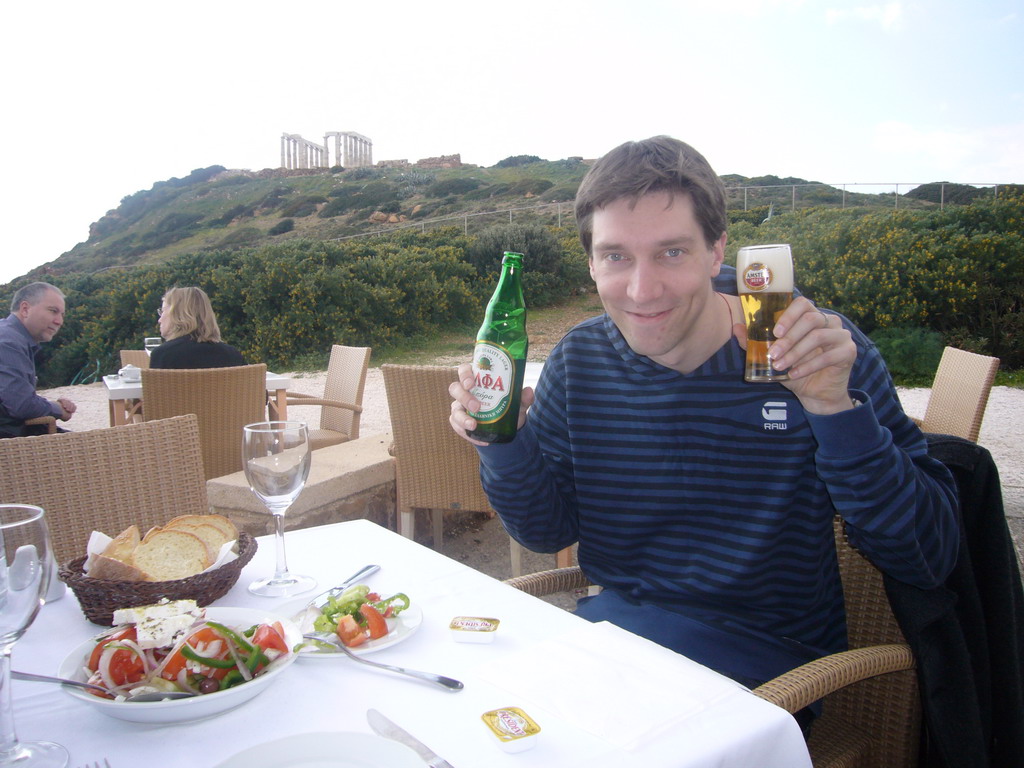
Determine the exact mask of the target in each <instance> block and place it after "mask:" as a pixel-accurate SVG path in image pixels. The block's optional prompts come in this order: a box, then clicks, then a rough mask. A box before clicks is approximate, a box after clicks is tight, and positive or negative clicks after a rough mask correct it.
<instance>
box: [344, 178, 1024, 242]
mask: <svg viewBox="0 0 1024 768" xmlns="http://www.w3.org/2000/svg"><path fill="white" fill-rule="evenodd" d="M929 183H930V182H929ZM939 184H940V191H939V203H938V205H939V209H940V210H942V209H943V208H945V206H946V205H947V201H946V187H947V186H955V187H965V186H971V187H991V188H992V194H993V196H997V195H998V194H999V187H1000V186H1007V185H1006V184H980V183H973V182H972V183H967V182H940V183H939ZM919 186H922V183H913V184H911V183H906V182H902V183H884V182H878V183H866V182H864V183H862V182H857V183H852V184H823V183H803V184H769V185H764V186H733V187H730V186H727V187H726V188H725V191H726V199H727V203H728V204H729V206H730V208H731V209H734V210H735V209H737V208H739V207H740V204H741V203H742V208H743V210H744V211H747V210H750V208H751V207H757V206H785V207H788V208H789V209H790V210H791V211H796V210H797V208H810V207H813V206H825V207H828V206H835V207H837V208H846V207H847V206H853V205H856V206H869V207H871V206H874V207H879V208H883V207H884V208H888V207H890V204H889V202H888V198H889V196H890V195H891V197H892V203H891V207H892V208H894V209H896V210H898V209H899V207H900V192H899V190H900V188H901V187H902V188H903V189H906V190H908V191H910V190H911V189H913V188H915V187H919ZM865 187H866V188H873V189H879V190H881V191H880V192H874V193H873V192H869V191H862V190H860V189H859V188H865ZM853 188H858V189H853ZM986 194H987V193H986ZM903 199H904V207H906V205H907V202H906V200H907V199H906V197H904V198H903ZM920 204H921V202H920V201H914V205H915V206H919V205H920ZM948 204H952V203H948ZM497 219H501V220H502V221H504V220H506V219H507V220H508V223H509V224H512V223H513V222H515V221H523V222H527V221H528V222H530V223H544V224H554V225H555V226H557V227H559V228H561V227H562V225H563V221H564V220H565V219H568V220H569V223H570V224H575V216H574V213H573V203H572V202H571V201H561V202H552V203H537V204H535V205H524V206H519V207H516V208H501V209H498V210H494V211H477V212H474V213H459V214H453V215H451V216H440V217H437V218H433V219H423V220H421V221H415V222H411V221H407V222H402V223H400V224H394V225H391V226H389V227H383V228H381V229H376V230H372V231H369V232H360V233H358V234H354V235H343V236H341V237H332V238H328V239H330V240H332V241H339V240H352V239H354V238H357V237H372V236H375V235H385V234H390V233H392V232H400V231H403V230H406V229H419V230H420V231H421V232H425V231H426V230H427V229H428V228H434V227H440V226H450V225H453V224H461V226H462V229H463V232H464V233H465V234H467V235H468V234H469V232H470V230H473V231H478V230H479V229H482V228H484V227H487V226H493V225H494V224H495V223H496V220H497Z"/></svg>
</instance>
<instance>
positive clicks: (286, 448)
mask: <svg viewBox="0 0 1024 768" xmlns="http://www.w3.org/2000/svg"><path fill="white" fill-rule="evenodd" d="M243 432H244V434H243V435H242V463H243V465H244V467H245V478H246V480H248V481H249V487H250V488H251V489H252V492H253V493H255V494H256V495H257V496H259V498H260V500H261V501H262V502H263V503H264V504H266V505H267V509H269V510H270V513H271V514H272V515H273V516H274V538H275V540H276V543H277V567H276V568H275V570H274V575H273V576H272V577H267V578H263V579H257V580H256V581H254V582H253V583H252V584H250V585H249V591H250V592H252V593H253V594H256V595H263V596H264V597H289V596H291V595H299V594H302V593H303V592H308V591H309V590H311V589H313V587H315V586H316V579H314V578H313V577H312V576H300V575H297V574H294V573H289V571H288V560H287V558H286V557H285V553H284V515H285V513H286V512H287V511H288V507H290V506H291V505H292V502H294V501H295V499H296V498H297V497H298V495H299V494H300V493H301V492H302V489H303V487H304V486H305V485H306V478H307V477H309V461H310V453H309V430H308V428H307V427H306V424H305V423H304V422H301V421H264V422H260V423H258V424H248V425H246V426H245V427H244V430H243Z"/></svg>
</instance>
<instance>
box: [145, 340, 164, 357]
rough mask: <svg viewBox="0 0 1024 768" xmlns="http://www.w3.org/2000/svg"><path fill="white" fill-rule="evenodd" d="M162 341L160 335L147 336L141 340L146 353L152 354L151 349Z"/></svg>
mask: <svg viewBox="0 0 1024 768" xmlns="http://www.w3.org/2000/svg"><path fill="white" fill-rule="evenodd" d="M163 343H164V340H163V338H161V337H160V336H147V337H146V339H145V341H144V342H143V346H144V347H145V348H146V354H147V355H151V354H153V350H154V349H156V348H157V347H159V346H160V345H161V344H163Z"/></svg>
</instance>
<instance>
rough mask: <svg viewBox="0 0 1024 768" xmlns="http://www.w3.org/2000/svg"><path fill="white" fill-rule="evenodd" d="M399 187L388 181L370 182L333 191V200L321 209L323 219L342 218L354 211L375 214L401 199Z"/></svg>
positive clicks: (344, 186)
mask: <svg viewBox="0 0 1024 768" xmlns="http://www.w3.org/2000/svg"><path fill="white" fill-rule="evenodd" d="M398 190H399V188H398V186H397V185H394V184H391V183H389V182H387V181H370V182H367V183H366V184H345V185H343V186H341V187H339V188H338V189H334V190H331V192H330V193H329V196H330V197H331V198H332V199H331V201H330V202H329V203H327V205H325V206H324V207H323V208H321V209H320V213H319V214H318V215H319V216H320V217H321V218H325V219H326V218H330V217H332V216H340V215H342V214H345V213H351V212H352V211H360V210H368V211H369V212H371V213H372V212H373V211H374V210H376V209H378V208H380V207H381V206H382V205H385V204H387V203H390V202H392V201H394V200H398V199H399V194H398Z"/></svg>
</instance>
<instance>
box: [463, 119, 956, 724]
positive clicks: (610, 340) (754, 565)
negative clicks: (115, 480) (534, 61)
mask: <svg viewBox="0 0 1024 768" xmlns="http://www.w3.org/2000/svg"><path fill="white" fill-rule="evenodd" d="M576 220H577V225H578V227H579V231H580V239H581V241H582V243H583V247H584V250H585V251H586V253H587V255H588V258H589V261H590V273H591V276H592V277H593V278H594V281H595V283H596V285H597V291H598V294H599V295H600V297H601V301H602V304H603V305H604V308H605V314H604V315H602V316H600V317H597V318H593V319H591V320H588V321H585V322H583V323H581V324H580V325H578V326H576V327H575V328H574V329H572V330H571V331H570V332H569V333H568V334H566V336H565V337H564V338H563V339H562V340H561V342H559V344H558V346H557V347H556V348H555V350H554V351H553V352H552V354H551V356H550V357H549V358H548V360H547V362H546V363H545V365H544V370H543V373H542V375H541V379H540V381H539V383H538V386H537V391H536V394H535V395H534V393H533V392H531V391H530V390H529V389H526V390H524V394H523V398H522V403H523V405H524V407H529V410H528V412H527V411H526V410H525V408H524V410H523V412H522V413H521V415H520V425H521V426H520V430H519V432H518V433H517V435H516V437H515V439H514V440H513V441H512V442H510V443H505V444H494V445H484V444H482V443H475V444H476V445H478V447H479V453H480V465H481V479H482V481H483V485H484V488H485V489H486V491H487V494H488V497H489V498H490V501H491V504H492V505H493V507H494V508H495V510H497V512H498V514H499V515H500V517H501V520H502V523H503V524H504V526H505V528H506V529H507V530H508V532H509V533H510V534H511V535H512V536H513V537H514V538H515V539H516V540H517V541H519V542H520V543H521V544H523V545H524V546H525V547H527V548H529V549H531V550H534V551H537V552H556V551H558V550H560V549H561V548H563V547H566V546H568V545H570V544H572V543H573V542H577V541H578V542H579V549H578V557H579V563H580V566H581V567H582V569H583V571H584V572H585V573H586V574H587V576H588V577H589V578H590V579H591V580H592V581H593V582H594V583H595V584H598V585H600V586H601V587H603V590H602V592H601V593H600V594H599V595H597V596H594V597H590V598H584V599H583V600H581V601H580V602H579V604H578V606H577V610H576V612H577V614H578V615H580V616H583V617H584V618H587V619H590V620H592V621H603V620H607V621H610V622H613V623H615V624H618V625H620V626H622V627H624V628H626V629H628V630H630V631H632V632H635V633H637V634H639V635H643V636H645V637H648V638H649V639H651V640H654V641H655V642H658V643H660V644H662V645H664V646H666V647H668V648H671V649H673V650H675V651H677V652H679V653H682V654H684V655H686V656H688V657H689V658H691V659H694V660H695V661H698V662H700V663H702V664H704V665H706V666H708V667H711V668H713V669H715V670H718V671H719V672H721V673H723V674H725V675H728V676H729V677H732V678H734V679H736V680H738V681H740V682H742V683H744V684H746V685H748V686H750V687H754V686H757V685H759V684H760V683H762V682H764V681H766V680H769V679H771V678H774V677H776V676H777V675H779V674H781V673H783V672H786V671H788V670H789V669H792V668H793V667H796V666H799V665H800V664H803V663H805V662H807V661H810V660H812V659H814V658H817V657H820V656H824V655H827V654H830V653H833V652H836V651H840V650H843V649H844V647H845V645H846V631H845V629H846V625H845V621H846V619H845V611H844V604H843V591H842V585H841V582H840V579H839V570H838V563H837V560H836V553H835V545H834V539H833V529H832V520H833V517H834V515H836V514H837V513H838V514H839V515H840V516H842V518H843V519H844V520H845V521H846V525H847V530H848V532H849V535H850V538H851V541H852V543H853V544H854V545H855V546H856V547H858V548H859V549H860V550H861V551H862V552H864V553H865V554H866V555H867V556H868V557H869V558H870V559H871V560H872V561H873V562H874V563H875V564H876V565H877V566H878V567H879V568H881V569H882V570H883V571H885V572H886V573H888V574H890V575H891V576H893V577H895V578H897V579H900V580H902V581H905V582H907V583H910V584H913V585H916V586H919V587H925V588H927V587H932V586H935V585H937V584H940V583H941V582H942V581H943V580H944V579H945V577H946V575H947V574H948V573H949V571H950V569H951V568H952V567H953V564H954V561H955V558H956V551H957V542H958V528H957V517H956V511H955V507H956V491H955V486H954V483H953V479H952V477H951V475H950V473H949V471H948V470H947V469H946V468H945V467H944V466H943V465H942V464H941V463H939V462H938V461H935V460H933V459H931V458H929V456H928V453H927V445H926V442H925V439H924V437H923V435H922V434H921V432H920V431H919V430H918V428H917V427H916V426H915V425H914V423H913V422H912V421H911V420H910V419H909V418H908V417H907V416H906V415H905V414H904V413H903V410H902V409H901V407H900V404H899V401H898V399H897V397H896V392H895V388H894V387H893V384H892V381H891V379H890V378H889V375H888V372H887V370H886V367H885V364H884V362H883V361H882V359H881V357H880V355H879V354H878V351H877V350H876V348H875V347H874V345H873V344H872V343H871V342H870V341H869V340H868V339H867V338H866V337H865V336H864V335H863V334H862V333H861V332H860V331H859V330H857V329H856V328H855V327H853V325H852V324H851V323H850V322H849V321H848V320H846V319H845V318H843V317H842V316H841V315H838V314H836V313H832V312H827V313H826V312H823V311H821V310H819V309H818V308H817V307H815V306H814V304H813V303H811V302H810V301H809V300H808V299H807V298H805V297H797V298H795V299H794V300H793V302H792V304H791V305H790V306H789V308H788V309H786V310H785V312H783V313H782V315H781V316H780V317H779V319H778V322H777V325H776V327H775V335H776V337H777V341H775V342H774V344H773V346H772V347H771V350H770V356H771V359H772V361H773V366H774V367H775V368H777V369H778V370H786V369H788V371H789V377H790V378H789V380H788V381H785V382H783V383H770V384H748V383H746V382H745V381H744V378H743V371H744V359H745V351H744V350H745V345H746V330H745V327H744V325H743V324H742V317H743V315H742V311H741V308H740V303H739V299H738V297H736V296H735V295H726V294H725V292H724V291H723V288H722V286H721V284H720V283H717V284H718V286H719V287H718V289H717V290H716V282H717V281H719V280H721V272H722V270H723V265H722V262H723V259H724V256H725V244H726V221H727V219H726V203H725V189H724V187H723V185H722V182H721V180H720V179H719V177H718V176H717V174H715V172H714V171H713V170H712V168H711V167H710V166H709V165H708V163H707V161H706V160H705V159H704V157H703V156H702V155H700V154H699V153H698V152H697V151H696V150H694V149H693V148H692V147H690V146H688V145H686V144H684V143H682V142H680V141H677V140H675V139H671V138H668V137H664V136H661V137H656V138H653V139H648V140H646V141H642V142H630V143H627V144H624V145H622V146H620V147H618V148H616V149H614V150H612V151H611V152H610V153H609V154H608V155H606V156H605V157H603V158H602V159H601V160H599V161H598V162H597V163H596V164H595V165H594V166H593V167H592V168H591V169H590V171H589V172H588V174H587V176H586V178H585V179H584V180H583V182H582V184H581V185H580V188H579V192H578V193H577V197H576ZM730 271H731V270H730ZM733 274H734V273H733ZM734 290H735V289H734V288H733V290H730V291H729V293H733V292H734ZM472 383H473V374H472V367H471V366H469V365H463V366H461V367H460V381H459V383H456V384H453V385H452V387H451V389H450V391H451V394H452V396H453V398H454V401H453V403H452V412H451V418H450V421H451V426H452V428H453V429H454V430H455V431H456V433H458V434H459V435H461V436H462V437H464V438H466V439H467V440H470V441H471V442H475V441H473V440H472V439H471V438H469V437H468V436H467V434H466V432H467V430H471V429H473V428H474V427H475V426H476V422H475V421H474V420H473V419H472V418H471V417H470V415H469V413H470V412H473V411H475V410H477V409H478V408H479V407H480V404H479V402H478V401H477V400H476V399H475V398H474V397H473V395H472V392H471V391H470V390H471V387H472ZM769 410H770V411H771V412H772V420H771V422H770V423H768V421H769V420H768V418H767V417H766V416H765V415H764V414H765V412H766V411H769ZM780 425H781V426H782V427H784V428H780ZM802 714H803V715H804V716H803V717H802V718H800V719H802V720H804V721H807V720H809V719H810V717H811V715H810V714H809V713H802Z"/></svg>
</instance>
